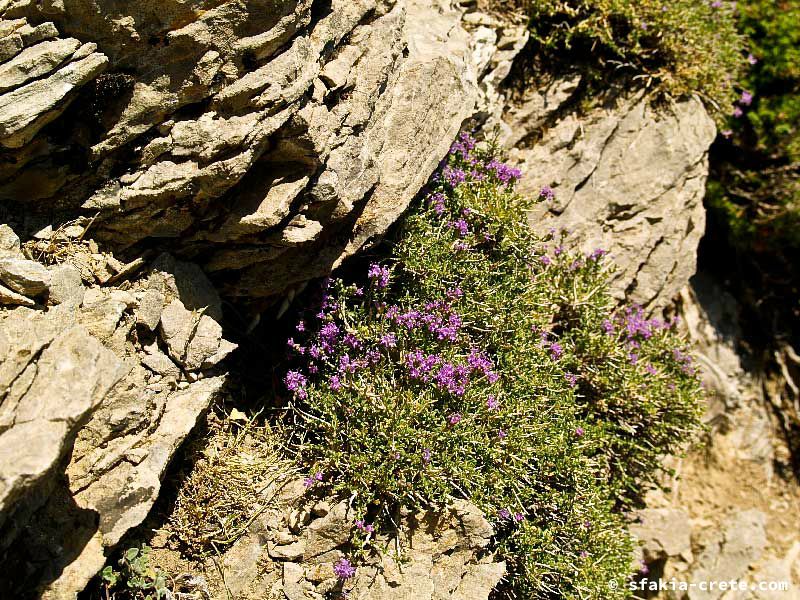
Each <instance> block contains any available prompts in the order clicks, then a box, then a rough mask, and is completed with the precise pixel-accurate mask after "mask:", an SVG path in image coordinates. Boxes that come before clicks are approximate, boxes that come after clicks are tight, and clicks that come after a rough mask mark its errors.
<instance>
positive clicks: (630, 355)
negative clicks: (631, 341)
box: [628, 352, 639, 365]
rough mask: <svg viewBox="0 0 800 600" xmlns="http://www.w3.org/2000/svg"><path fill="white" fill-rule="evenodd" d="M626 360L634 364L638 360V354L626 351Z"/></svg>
mask: <svg viewBox="0 0 800 600" xmlns="http://www.w3.org/2000/svg"><path fill="white" fill-rule="evenodd" d="M628 362H629V363H631V364H632V365H635V364H636V363H637V362H639V355H638V354H636V353H635V352H630V353H628Z"/></svg>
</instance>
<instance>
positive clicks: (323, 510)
mask: <svg viewBox="0 0 800 600" xmlns="http://www.w3.org/2000/svg"><path fill="white" fill-rule="evenodd" d="M329 512H331V505H330V502H325V501H324V500H320V501H319V502H317V503H316V504H314V506H312V507H311V514H312V515H314V516H315V517H325V516H327V515H328V513H329Z"/></svg>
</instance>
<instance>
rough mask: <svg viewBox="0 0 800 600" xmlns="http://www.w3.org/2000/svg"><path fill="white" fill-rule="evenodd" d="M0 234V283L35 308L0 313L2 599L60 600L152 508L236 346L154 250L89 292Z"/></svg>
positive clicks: (206, 286)
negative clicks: (141, 266)
mask: <svg viewBox="0 0 800 600" xmlns="http://www.w3.org/2000/svg"><path fill="white" fill-rule="evenodd" d="M0 230H2V234H3V239H4V240H6V241H8V242H9V243H8V244H5V246H6V248H7V249H6V250H4V257H3V258H0V262H2V264H3V265H4V267H5V268H4V269H0V281H1V282H2V284H4V285H8V286H9V287H10V288H11V287H13V288H14V290H15V294H17V295H18V296H20V297H22V298H25V299H27V300H28V302H24V303H23V302H21V301H15V304H27V303H30V304H31V305H33V306H32V307H30V308H29V307H25V306H19V307H18V308H16V309H14V310H4V311H0V365H2V366H1V367H0V551H2V556H3V564H4V568H3V570H2V574H0V592H1V593H2V595H3V597H20V598H24V597H27V595H29V594H32V593H33V590H34V589H35V588H37V587H39V586H42V587H40V591H41V592H42V593H43V594H44V597H49V598H69V597H73V596H74V594H75V593H77V592H78V591H80V590H81V589H83V587H85V585H86V583H87V582H88V580H89V579H90V578H91V577H92V576H93V575H94V574H95V573H96V572H97V571H98V570H99V569H100V568H101V567H102V566H103V564H104V563H105V560H106V558H105V552H106V550H107V549H108V548H112V547H114V546H115V545H116V544H117V543H118V542H119V541H120V539H121V538H122V536H123V535H124V534H125V533H127V532H128V531H129V530H130V529H131V528H133V527H136V526H137V525H139V524H140V523H141V522H142V520H143V519H144V518H145V516H146V515H147V513H148V512H149V510H150V508H151V507H152V505H153V503H154V502H155V500H156V498H157V497H158V494H159V491H160V488H161V478H162V476H163V474H164V472H165V470H166V468H167V465H168V464H169V461H170V459H171V458H172V456H173V454H174V453H175V451H176V450H177V448H178V446H179V445H180V444H181V443H182V441H183V440H184V439H185V438H186V436H187V435H188V434H189V433H190V432H191V431H192V429H193V428H194V427H195V426H196V424H197V422H198V420H199V419H200V418H201V417H202V415H203V414H204V413H205V411H206V410H207V409H208V407H209V406H210V405H211V403H212V402H213V401H214V400H215V399H217V398H218V397H219V395H220V394H221V391H222V386H223V384H224V380H225V377H224V374H222V373H220V372H219V371H218V370H217V369H216V366H217V364H218V363H219V362H220V361H222V360H223V359H224V358H225V357H226V356H227V355H228V354H229V353H230V352H231V351H232V350H234V349H235V348H236V346H235V345H234V344H231V343H230V342H228V341H226V340H225V339H224V338H223V334H222V328H221V326H220V325H219V321H220V320H221V319H220V300H219V296H218V295H217V293H216V291H215V290H214V289H213V287H212V286H211V285H210V283H209V282H208V280H207V279H206V278H205V277H204V276H203V274H202V272H200V270H199V269H198V268H197V267H196V266H195V265H191V264H187V263H181V262H178V261H175V260H174V259H173V258H171V257H170V256H168V255H163V256H161V257H160V258H158V259H157V260H156V261H155V262H154V263H153V264H152V266H151V267H150V268H149V269H148V270H147V271H146V272H143V273H141V274H139V276H138V277H137V278H135V279H132V280H127V281H124V282H122V283H119V284H118V285H116V286H112V285H109V286H91V287H88V288H87V286H86V285H85V284H84V280H83V279H82V276H81V272H80V271H79V270H78V269H77V268H76V267H74V266H72V265H71V264H60V265H53V266H51V267H49V268H45V267H44V266H42V265H41V264H40V263H38V262H34V261H31V260H29V259H27V258H26V257H25V256H24V255H23V254H22V253H21V252H20V249H19V247H18V246H17V245H15V236H14V235H13V233H12V232H11V230H10V229H9V228H8V227H7V226H4V225H3V226H0ZM16 244H18V240H16ZM87 251H88V250H87ZM75 252H76V253H77V252H78V250H75ZM101 257H102V255H97V256H95V262H96V263H99V262H100V258H101ZM107 258H108V259H109V260H113V258H112V257H107ZM73 262H77V261H73ZM34 276H35V277H34ZM101 276H102V272H101Z"/></svg>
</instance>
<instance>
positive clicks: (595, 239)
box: [486, 78, 716, 310]
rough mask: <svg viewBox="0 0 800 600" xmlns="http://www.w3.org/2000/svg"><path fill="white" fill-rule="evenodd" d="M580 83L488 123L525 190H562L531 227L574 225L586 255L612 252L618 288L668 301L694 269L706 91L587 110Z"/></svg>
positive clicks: (524, 102) (627, 294)
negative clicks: (582, 109)
mask: <svg viewBox="0 0 800 600" xmlns="http://www.w3.org/2000/svg"><path fill="white" fill-rule="evenodd" d="M578 84H579V80H578V79H577V78H566V79H563V80H556V81H554V82H552V83H551V84H550V85H548V86H546V87H543V88H541V89H539V90H536V89H535V88H532V89H531V90H530V91H528V92H526V94H525V95H524V96H523V97H521V98H519V99H517V101H516V103H514V104H513V105H512V106H511V107H510V108H508V109H507V110H506V111H505V112H504V113H503V114H502V115H495V116H494V117H493V118H490V119H489V121H488V123H487V125H486V126H487V127H488V128H497V129H498V130H499V131H500V134H501V135H500V139H501V141H502V142H503V143H504V144H506V145H507V146H508V147H509V149H510V154H511V157H512V159H514V160H516V161H517V162H518V163H519V165H520V166H521V167H522V170H523V179H522V181H521V183H520V186H519V190H520V192H521V193H523V194H528V195H533V196H538V195H539V193H540V191H541V189H542V188H544V187H546V186H547V187H550V188H552V190H553V192H554V197H552V198H545V199H543V202H542V203H541V204H540V205H539V206H538V207H537V208H536V209H535V210H534V211H533V212H532V213H531V215H530V223H531V225H532V226H533V227H534V228H535V229H537V230H538V231H540V232H542V233H546V232H547V231H549V230H550V229H551V228H555V229H565V230H566V231H567V232H568V237H567V239H568V241H569V242H570V243H572V244H574V245H576V246H578V247H580V248H581V249H582V250H584V251H585V252H586V253H587V254H589V253H591V252H592V251H594V250H596V249H603V250H607V251H609V252H610V255H611V258H612V259H613V261H614V263H615V265H616V267H617V270H616V272H615V273H614V274H613V282H612V283H613V289H614V292H615V294H616V296H617V297H618V298H619V299H622V298H627V299H628V300H629V301H632V302H635V303H638V304H641V305H642V306H644V307H645V308H646V309H647V310H656V309H659V308H663V307H664V306H666V305H667V304H669V303H670V302H671V301H672V299H673V298H675V296H676V295H677V294H678V292H679V291H680V290H681V289H682V288H683V287H684V286H685V285H686V284H687V283H688V281H689V278H690V277H691V276H692V275H693V274H694V272H695V268H696V258H697V246H698V244H699V242H700V238H701V237H702V235H703V233H704V231H705V211H704V208H703V196H704V194H705V182H706V176H707V173H708V148H709V146H710V145H711V142H712V141H713V140H714V137H715V135H716V129H715V127H714V123H713V121H712V120H711V118H710V117H709V116H708V114H707V113H706V110H705V108H704V107H703V105H702V103H701V102H700V101H699V100H697V99H690V100H686V101H682V102H677V103H671V104H670V105H668V106H660V107H654V106H652V105H651V103H650V100H649V99H648V98H645V97H642V95H641V94H639V95H634V96H624V95H623V96H622V97H621V98H615V99H613V100H609V101H608V102H607V103H605V104H602V105H600V106H598V107H596V108H593V109H590V110H589V111H588V113H587V114H578V113H577V112H576V110H575V109H573V108H570V106H571V105H570V103H569V101H570V100H571V99H572V98H573V97H574V95H575V93H576V91H577V90H578Z"/></svg>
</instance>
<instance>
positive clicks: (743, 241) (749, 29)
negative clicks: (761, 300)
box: [708, 0, 800, 278]
mask: <svg viewBox="0 0 800 600" xmlns="http://www.w3.org/2000/svg"><path fill="white" fill-rule="evenodd" d="M739 6H740V11H741V12H740V16H739V28H740V30H741V32H742V33H743V34H744V35H745V36H747V39H748V44H749V48H750V60H751V62H752V63H753V64H752V65H751V68H750V70H749V72H748V73H747V76H746V77H745V78H744V80H743V82H742V86H743V88H744V91H745V92H747V94H748V96H746V97H744V98H743V100H744V101H740V102H739V105H738V109H739V111H737V113H736V114H737V117H734V118H731V119H730V121H729V123H728V125H727V126H726V128H725V129H727V131H725V132H724V135H725V136H726V137H727V138H729V141H727V142H723V143H721V144H720V145H719V146H718V148H717V149H716V150H717V151H716V152H715V160H714V161H713V162H714V165H713V167H714V168H713V175H714V176H713V178H712V181H711V182H710V185H709V194H708V203H709V206H710V208H712V209H713V210H715V211H716V212H717V214H719V215H720V216H721V217H722V220H723V222H725V223H726V224H727V225H728V228H729V231H728V233H729V234H730V239H731V242H732V243H733V245H734V246H735V247H737V248H739V249H740V251H741V252H742V253H743V254H749V253H755V254H764V255H766V256H765V258H767V257H769V256H770V255H774V254H781V253H782V252H783V251H784V250H786V249H789V250H791V249H794V250H796V249H798V248H800V228H799V227H798V226H800V1H798V0H784V1H781V2H774V1H771V0H770V1H766V0H755V1H752V0H751V1H745V2H740V3H739ZM789 260H791V261H793V259H792V258H789ZM768 261H769V258H767V260H766V261H765V266H766V267H767V270H768ZM781 278H783V277H781Z"/></svg>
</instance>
